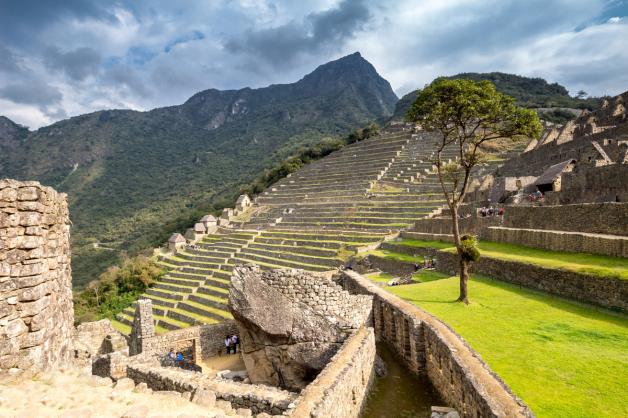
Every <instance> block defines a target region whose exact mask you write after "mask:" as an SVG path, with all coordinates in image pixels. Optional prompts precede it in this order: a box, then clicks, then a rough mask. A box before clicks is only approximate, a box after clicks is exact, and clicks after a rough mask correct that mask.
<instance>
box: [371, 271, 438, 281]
mask: <svg viewBox="0 0 628 418" xmlns="http://www.w3.org/2000/svg"><path fill="white" fill-rule="evenodd" d="M364 277H367V278H369V279H370V280H372V281H374V282H376V283H384V284H386V283H388V282H389V281H390V280H392V279H394V278H395V276H393V275H392V274H390V273H384V272H377V273H370V274H366V275H365V276H364ZM446 277H448V276H447V275H446V274H443V273H439V272H437V271H434V270H419V271H417V272H416V273H414V274H413V275H412V280H413V281H414V282H416V283H427V282H432V281H434V280H440V279H444V278H446Z"/></svg>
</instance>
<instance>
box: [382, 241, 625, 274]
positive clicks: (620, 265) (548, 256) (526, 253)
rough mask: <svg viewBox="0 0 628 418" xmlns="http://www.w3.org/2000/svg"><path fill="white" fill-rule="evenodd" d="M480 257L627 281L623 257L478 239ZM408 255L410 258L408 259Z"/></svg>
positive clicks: (432, 244) (434, 244) (440, 245)
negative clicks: (568, 251)
mask: <svg viewBox="0 0 628 418" xmlns="http://www.w3.org/2000/svg"><path fill="white" fill-rule="evenodd" d="M395 244H399V245H409V246H414V247H424V248H437V249H440V250H445V251H449V252H452V253H453V252H455V251H456V250H455V248H453V244H451V243H447V242H440V241H420V240H405V239H403V240H401V241H398V242H395ZM478 248H479V249H480V253H481V255H482V256H483V257H490V258H496V259H499V260H507V261H517V262H520V263H526V264H534V265H537V266H541V267H547V268H554V269H559V270H569V271H575V272H576V273H583V274H590V275H592V276H600V277H612V278H618V279H622V280H628V259H626V258H622V257H610V256H605V255H595V254H582V253H563V252H559V251H550V250H543V249H540V248H532V247H524V246H523V245H514V244H504V243H500V242H490V241H480V242H479V244H478ZM380 255H381V256H383V257H386V258H391V259H398V260H401V261H410V262H416V261H417V260H421V257H412V256H407V255H405V254H399V253H392V252H390V251H386V252H384V251H380ZM408 257H410V258H408Z"/></svg>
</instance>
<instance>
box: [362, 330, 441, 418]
mask: <svg viewBox="0 0 628 418" xmlns="http://www.w3.org/2000/svg"><path fill="white" fill-rule="evenodd" d="M377 354H379V356H380V357H381V358H382V360H384V363H385V364H386V368H387V371H388V373H387V374H386V376H384V377H381V378H379V377H376V378H375V383H374V385H373V388H372V390H371V392H370V394H369V397H368V400H367V402H366V407H365V410H364V412H363V414H362V417H363V418H429V416H430V414H431V411H430V407H431V406H432V405H443V402H442V401H441V399H440V397H439V396H438V393H437V392H436V390H435V389H434V388H433V386H432V384H431V383H430V381H429V380H428V379H427V377H419V376H417V375H415V374H413V373H411V372H410V371H409V370H407V369H406V368H405V367H404V365H403V363H402V362H401V360H400V359H399V358H398V357H397V355H396V354H395V353H394V352H393V351H392V350H391V349H390V348H389V347H388V345H387V344H386V343H381V342H380V343H378V344H377Z"/></svg>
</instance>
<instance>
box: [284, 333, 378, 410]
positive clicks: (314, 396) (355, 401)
mask: <svg viewBox="0 0 628 418" xmlns="http://www.w3.org/2000/svg"><path fill="white" fill-rule="evenodd" d="M375 351H376V350H375V335H374V333H373V329H372V328H364V327H363V328H360V329H359V330H358V331H357V332H355V333H354V334H353V335H352V336H351V337H349V338H348V339H347V341H345V342H344V344H343V346H342V347H341V348H340V350H339V351H338V353H336V354H335V355H334V357H333V358H332V359H331V361H330V362H329V364H327V366H326V367H325V369H324V370H323V371H322V372H321V373H320V374H319V375H318V376H317V377H316V379H315V380H314V381H313V382H312V383H310V384H309V385H308V386H307V388H305V389H304V390H303V392H301V396H300V397H299V398H298V400H297V402H295V403H296V407H295V409H294V411H293V412H292V414H291V415H290V416H291V417H295V418H310V417H326V418H354V417H355V418H357V417H358V416H360V412H361V410H362V406H363V404H364V401H365V400H366V397H367V394H368V392H369V389H370V386H371V383H372V382H373V375H374V365H375Z"/></svg>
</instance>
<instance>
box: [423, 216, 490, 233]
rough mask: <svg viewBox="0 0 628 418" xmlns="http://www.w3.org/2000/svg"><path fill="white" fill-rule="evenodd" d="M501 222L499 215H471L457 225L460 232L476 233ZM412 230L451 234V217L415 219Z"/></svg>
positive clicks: (460, 220)
mask: <svg viewBox="0 0 628 418" xmlns="http://www.w3.org/2000/svg"><path fill="white" fill-rule="evenodd" d="M501 223H502V217H501V216H488V217H485V218H483V217H478V216H471V217H470V218H463V219H459V220H458V227H459V228H460V233H461V234H475V235H478V234H480V232H482V230H483V229H484V228H487V227H489V226H498V225H501ZM412 231H416V232H423V233H428V234H451V218H450V217H447V218H425V219H417V221H416V222H415V223H414V228H413V229H412Z"/></svg>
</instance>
